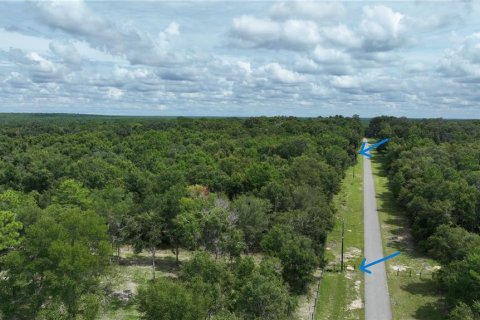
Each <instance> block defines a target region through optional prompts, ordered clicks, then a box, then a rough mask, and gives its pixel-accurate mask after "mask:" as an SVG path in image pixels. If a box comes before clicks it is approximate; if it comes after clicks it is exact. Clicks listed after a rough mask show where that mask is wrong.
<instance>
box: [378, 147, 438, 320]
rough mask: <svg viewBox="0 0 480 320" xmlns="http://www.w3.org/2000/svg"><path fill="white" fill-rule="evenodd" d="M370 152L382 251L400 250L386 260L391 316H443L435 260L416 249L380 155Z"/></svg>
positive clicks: (434, 319) (402, 319) (434, 318)
mask: <svg viewBox="0 0 480 320" xmlns="http://www.w3.org/2000/svg"><path fill="white" fill-rule="evenodd" d="M372 155H373V158H372V171H373V176H374V183H375V193H376V199H377V210H378V215H379V220H380V225H381V230H382V243H383V251H384V254H385V255H388V254H391V253H393V252H395V251H400V252H401V255H400V256H398V257H395V258H394V259H392V260H389V261H387V262H386V268H387V277H388V289H389V292H390V299H391V303H392V312H393V319H399V320H410V319H425V320H426V319H428V320H437V319H445V315H444V314H443V312H442V310H443V306H444V302H443V300H442V296H441V293H440V291H439V288H438V286H437V284H436V282H435V280H433V279H432V275H431V274H432V271H434V270H435V268H436V266H437V265H438V263H436V262H435V261H434V260H432V259H429V258H426V257H425V256H423V255H422V254H421V253H420V252H418V250H415V248H414V243H413V240H412V238H411V233H410V230H409V227H408V221H407V219H406V217H405V215H404V214H403V213H402V212H401V211H400V210H399V209H398V208H397V207H396V204H395V199H394V198H393V195H392V193H391V192H390V190H389V189H388V178H387V175H386V173H385V172H384V170H383V168H382V163H381V156H379V155H378V154H376V153H375V152H374V153H373V154H372Z"/></svg>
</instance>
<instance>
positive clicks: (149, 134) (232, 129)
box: [0, 114, 480, 319]
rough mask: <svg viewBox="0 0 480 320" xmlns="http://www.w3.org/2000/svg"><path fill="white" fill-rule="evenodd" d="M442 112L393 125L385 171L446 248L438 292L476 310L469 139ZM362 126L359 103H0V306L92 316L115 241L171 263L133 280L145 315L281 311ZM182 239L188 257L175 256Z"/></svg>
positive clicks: (473, 152)
mask: <svg viewBox="0 0 480 320" xmlns="http://www.w3.org/2000/svg"><path fill="white" fill-rule="evenodd" d="M376 123H378V121H373V122H372V125H371V127H370V129H371V130H375V128H376V127H375V124H376ZM386 123H388V121H387V122H385V121H382V122H380V125H381V126H382V128H381V129H380V131H379V132H373V135H383V134H385V130H387V129H385V128H384V124H386ZM406 124H408V126H409V128H411V130H410V131H415V130H417V131H419V133H418V135H422V134H423V133H422V130H423V131H426V132H429V131H428V130H429V129H428V127H427V126H426V125H419V126H416V125H415V124H414V123H409V122H407V123H406ZM427 124H428V123H427ZM442 125H443V124H442ZM391 126H393V128H392V132H391V133H392V134H393V133H394V132H395V128H396V124H395V123H391ZM401 126H402V127H403V126H404V125H403V124H402V125H401ZM472 126H473V125H472ZM444 128H445V129H444V130H445V131H448V132H449V134H445V136H442V135H441V136H440V137H441V138H440V140H439V141H437V140H435V139H433V138H432V139H429V137H428V136H427V135H426V134H424V136H420V137H421V138H422V139H421V140H420V141H419V142H416V143H415V144H413V142H412V139H411V138H409V137H410V135H407V136H403V135H402V134H400V133H399V134H398V138H397V139H395V140H396V141H397V142H396V143H395V144H393V145H392V148H390V149H389V150H388V152H389V153H388V154H389V155H388V159H391V161H390V163H389V167H390V168H391V172H392V186H393V188H394V190H396V191H395V192H396V195H398V197H399V202H400V203H402V204H403V205H404V206H405V207H407V208H408V210H409V212H410V213H411V215H412V221H413V223H414V225H415V231H416V234H417V236H418V237H419V239H420V240H423V241H424V242H425V246H426V248H428V250H430V251H431V253H432V255H440V256H439V258H441V259H444V261H445V263H446V264H447V263H448V264H447V268H446V269H445V270H446V271H445V276H444V282H445V284H446V286H447V287H448V290H449V292H451V293H452V295H455V296H459V297H461V298H460V299H461V300H459V301H462V302H463V303H465V308H467V307H466V306H470V307H469V308H471V310H470V311H468V312H476V311H475V310H477V309H475V308H476V307H475V306H476V305H474V301H475V300H478V299H479V297H478V292H479V290H478V286H479V282H478V273H475V272H479V270H478V268H479V261H480V253H479V252H478V246H477V247H476V248H477V253H476V254H474V253H473V252H474V248H475V244H476V243H478V235H477V234H476V233H477V232H478V231H479V209H478V208H479V205H478V203H477V202H478V192H479V187H480V168H479V163H478V156H479V153H480V148H479V147H478V145H477V146H476V145H475V143H474V142H471V143H470V144H468V145H462V147H461V149H458V148H459V146H456V144H455V142H456V141H457V140H455V139H456V138H457V135H455V132H457V131H454V132H453V133H451V132H450V131H449V130H447V129H448V128H449V127H448V126H446V125H444ZM474 128H476V130H477V133H479V132H480V130H479V128H478V127H474ZM465 130H466V129H465ZM441 131H442V130H441ZM442 132H443V131H442ZM432 134H433V135H434V134H436V133H432ZM362 136H363V129H362V125H361V123H360V120H359V118H358V117H353V118H344V117H330V118H311V119H299V118H293V117H291V118H287V117H276V118H262V117H260V118H246V119H240V118H238V119H235V118H229V119H215V118H210V119H188V118H170V119H169V118H141V117H138V118H122V117H89V116H62V115H57V116H53V115H5V114H4V115H2V116H1V118H0V319H96V318H97V317H98V315H99V314H100V313H101V312H102V308H104V307H105V305H108V304H109V303H112V299H113V298H112V297H111V295H109V291H108V289H107V288H106V287H105V286H104V285H103V284H104V282H105V281H104V279H105V278H108V276H109V269H110V268H111V266H112V265H115V264H116V263H118V261H119V258H120V254H121V250H122V249H123V248H125V247H126V246H129V247H131V248H134V250H135V252H148V254H149V256H150V257H151V260H150V261H151V267H152V271H154V270H155V267H156V265H155V263H156V253H157V250H158V249H159V248H169V249H170V250H172V251H173V252H174V253H175V255H176V257H177V263H178V264H179V272H178V274H177V276H175V277H161V278H158V277H157V279H155V272H152V280H151V281H149V282H148V283H147V284H145V285H143V286H141V287H140V288H139V289H138V293H137V295H136V297H135V305H136V308H137V309H138V311H139V312H140V313H141V315H142V316H143V317H144V318H145V319H202V318H203V319H206V318H209V319H291V318H292V315H293V312H294V310H295V308H296V305H297V302H296V301H297V299H296V297H297V296H298V295H299V294H302V293H304V292H305V290H306V288H307V286H308V284H309V282H310V281H311V279H312V273H313V272H314V270H315V269H316V268H318V267H319V266H322V264H323V263H324V258H323V254H324V242H325V238H326V234H327V232H328V231H329V230H330V229H331V228H332V225H333V222H334V221H333V218H334V207H333V205H332V197H333V195H334V194H335V193H337V192H338V190H339V187H340V182H341V179H342V177H343V176H344V172H345V170H346V169H347V168H348V167H349V166H350V165H352V164H353V163H354V161H355V158H356V157H355V153H356V150H357V149H358V147H359V144H360V141H361V137H362ZM435 137H436V136H435ZM458 139H460V138H458ZM470 141H472V140H470ZM453 148H457V149H455V152H451V151H452V150H453ZM421 155H425V158H422V157H420V156H421ZM396 157H398V158H399V160H395V158H396ZM433 161H435V163H433ZM422 166H427V167H428V168H427V169H428V170H423V169H424V168H423V167H422ZM412 174H414V175H416V178H415V181H416V182H418V183H417V184H416V185H414V186H412V183H411V179H409V175H412ZM404 181H410V183H407V185H405V182H404ZM445 190H449V191H451V192H444V191H445ZM437 193H438V194H440V196H439V197H438V198H437V196H436V194H437ZM413 195H415V196H413ZM442 230H444V231H443V232H442ZM451 239H461V240H459V241H458V242H456V241H455V244H458V246H459V247H458V248H457V247H449V246H450V245H453V242H452V240H451ZM182 250H183V251H189V252H193V253H192V258H191V259H189V260H188V261H185V262H182V261H178V255H179V252H182ZM445 250H447V252H449V255H446V254H439V252H444V251H445ZM465 268H469V269H470V270H472V272H471V273H465V272H463V271H464V270H465ZM447 271H448V272H447ZM468 286H470V287H471V290H465V288H467V287H468ZM475 286H476V287H475ZM459 290H460V291H461V294H459V293H458V291H459ZM475 294H477V295H475ZM462 306H463V305H462Z"/></svg>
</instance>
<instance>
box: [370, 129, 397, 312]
mask: <svg viewBox="0 0 480 320" xmlns="http://www.w3.org/2000/svg"><path fill="white" fill-rule="evenodd" d="M364 142H366V139H364ZM363 211H364V242H365V243H364V248H365V258H367V260H366V261H367V262H368V261H375V260H378V259H380V258H382V257H383V248H382V237H381V233H380V224H379V222H378V212H377V203H376V200H375V187H374V184H373V174H372V166H371V163H370V159H369V158H367V157H364V161H363ZM369 269H370V270H371V271H372V274H367V273H365V319H366V320H391V319H392V310H391V306H390V295H389V293H388V285H387V274H386V271H385V264H384V263H379V264H376V265H375V266H372V267H370V268H369Z"/></svg>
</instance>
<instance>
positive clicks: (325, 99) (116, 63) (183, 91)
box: [0, 0, 480, 118]
mask: <svg viewBox="0 0 480 320" xmlns="http://www.w3.org/2000/svg"><path fill="white" fill-rule="evenodd" d="M0 83H1V85H0V112H66V113H94V114H121V115H166V116H171V115H182V116H200V115H205V116H253V115H267V116H270V115H295V116H327V115H335V114H342V115H347V116H350V115H353V114H359V115H360V116H362V117H371V116H376V115H382V114H388V115H395V116H407V117H444V118H480V90H479V89H480V4H478V2H477V1H460V0H458V1H420V0H416V1H383V2H374V1H349V2H341V1H328V2H327V1H225V2H223V1H205V2H203V1H148V2H138V1H136V2H128V1H101V2H98V1H97V2H94V1H79V0H75V1H41V2H32V1H27V2H16V1H13V2H12V1H10V2H0Z"/></svg>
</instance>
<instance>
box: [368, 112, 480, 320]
mask: <svg viewBox="0 0 480 320" xmlns="http://www.w3.org/2000/svg"><path fill="white" fill-rule="evenodd" d="M367 135H369V136H371V137H375V138H384V137H388V138H391V139H392V141H391V142H389V143H388V145H386V146H385V147H382V148H381V150H382V149H383V152H384V159H385V166H386V169H387V170H388V174H389V183H390V188H391V191H392V192H393V194H394V196H395V198H396V200H397V203H398V204H399V205H400V206H401V207H402V208H403V209H404V210H405V212H406V213H407V215H408V217H409V219H410V222H411V226H412V230H413V235H414V237H415V239H416V241H417V244H418V245H419V247H420V248H422V249H423V250H424V251H425V252H427V253H428V254H429V255H430V256H431V257H433V258H435V259H437V260H438V261H440V262H441V263H442V264H443V268H442V270H441V271H440V273H439V281H440V282H441V283H442V285H443V287H444V288H445V291H446V294H447V299H448V302H449V305H450V307H451V313H450V318H451V319H480V235H479V233H480V143H479V138H480V121H473V120H472V121H466V120H457V121H454V120H442V119H434V120H408V119H405V118H393V117H378V118H374V119H372V120H371V121H370V124H369V127H368V128H367Z"/></svg>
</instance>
